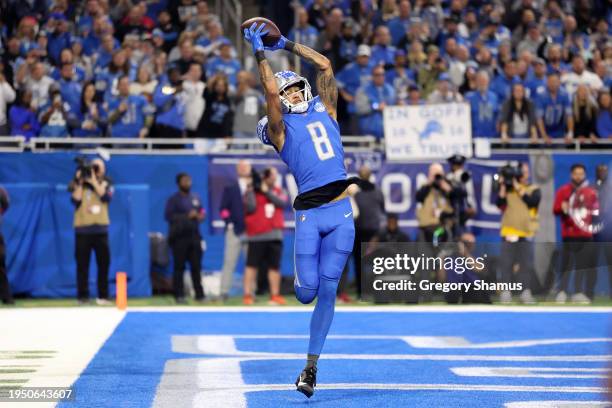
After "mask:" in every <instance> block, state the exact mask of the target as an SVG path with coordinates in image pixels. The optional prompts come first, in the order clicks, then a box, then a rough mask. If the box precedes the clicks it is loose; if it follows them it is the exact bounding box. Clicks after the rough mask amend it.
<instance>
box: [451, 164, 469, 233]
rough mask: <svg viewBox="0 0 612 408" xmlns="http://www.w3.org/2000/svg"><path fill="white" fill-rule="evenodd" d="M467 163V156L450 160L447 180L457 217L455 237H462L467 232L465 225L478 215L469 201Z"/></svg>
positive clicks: (452, 205)
mask: <svg viewBox="0 0 612 408" xmlns="http://www.w3.org/2000/svg"><path fill="white" fill-rule="evenodd" d="M465 161H466V158H465V156H462V155H460V154H455V155H453V156H451V157H449V158H448V163H449V165H450V173H449V174H448V175H447V177H446V179H447V181H448V182H449V183H450V185H451V187H452V190H451V192H450V195H449V198H450V201H451V207H453V212H454V214H455V216H456V217H455V223H454V231H453V232H454V234H453V235H455V236H459V235H461V233H463V232H464V231H465V223H466V222H467V221H468V220H469V219H471V218H474V215H476V209H475V208H474V207H472V204H470V201H469V199H468V192H467V187H466V186H467V183H468V182H469V181H470V179H471V175H470V173H469V172H468V171H466V170H465V167H464V166H465Z"/></svg>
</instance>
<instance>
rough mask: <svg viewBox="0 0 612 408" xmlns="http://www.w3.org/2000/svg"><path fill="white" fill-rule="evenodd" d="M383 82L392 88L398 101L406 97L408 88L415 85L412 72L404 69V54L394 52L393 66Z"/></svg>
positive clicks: (398, 51) (401, 51)
mask: <svg viewBox="0 0 612 408" xmlns="http://www.w3.org/2000/svg"><path fill="white" fill-rule="evenodd" d="M385 82H386V83H388V84H389V85H391V86H392V87H393V89H394V90H395V95H396V97H397V99H398V100H405V99H406V98H407V97H408V87H409V86H410V85H413V84H416V81H415V75H414V71H413V70H411V69H410V68H407V67H406V52H405V51H404V50H397V51H395V65H394V66H393V69H390V70H388V71H387V72H386V74H385Z"/></svg>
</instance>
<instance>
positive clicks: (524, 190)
mask: <svg viewBox="0 0 612 408" xmlns="http://www.w3.org/2000/svg"><path fill="white" fill-rule="evenodd" d="M505 169H509V170H513V171H510V172H504V171H503V170H502V172H501V173H502V175H500V179H499V183H500V187H499V192H498V198H497V206H498V207H499V208H500V209H501V210H502V212H503V215H502V220H501V231H500V235H501V237H502V240H503V241H502V246H501V253H502V256H501V259H500V268H501V276H502V279H503V282H505V283H510V282H512V274H513V271H514V269H515V267H518V268H519V272H518V282H520V283H522V289H523V290H522V292H521V295H520V300H521V302H523V303H528V304H530V303H535V299H534V298H533V296H532V294H531V289H530V283H531V279H532V271H533V262H534V258H533V242H532V239H533V236H534V235H535V233H536V231H537V229H538V206H539V205H540V199H541V197H542V194H541V192H540V189H539V187H538V186H536V185H534V184H531V183H530V182H529V164H527V163H521V164H519V165H518V166H517V167H514V168H512V167H510V166H506V167H505ZM504 173H506V176H504V175H503V174H504ZM512 173H514V176H509V174H512ZM504 177H506V179H504ZM509 179H511V180H509ZM500 300H501V302H502V303H510V302H512V294H511V293H510V291H504V292H502V293H501V296H500Z"/></svg>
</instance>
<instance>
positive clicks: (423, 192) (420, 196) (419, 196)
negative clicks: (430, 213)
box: [416, 184, 431, 203]
mask: <svg viewBox="0 0 612 408" xmlns="http://www.w3.org/2000/svg"><path fill="white" fill-rule="evenodd" d="M429 190H431V186H430V185H428V184H426V185H424V186H422V187H421V188H419V191H417V193H416V200H417V203H423V202H424V201H425V198H426V197H427V194H429Z"/></svg>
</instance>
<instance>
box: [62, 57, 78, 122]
mask: <svg viewBox="0 0 612 408" xmlns="http://www.w3.org/2000/svg"><path fill="white" fill-rule="evenodd" d="M60 74H61V78H60V80H59V81H58V84H59V88H60V92H61V94H62V99H63V101H64V102H66V103H68V105H70V110H71V111H72V112H76V111H77V110H78V109H79V107H80V105H81V90H82V86H81V83H80V82H79V81H78V80H77V78H76V77H75V73H74V65H73V64H64V65H62V68H61V71H60Z"/></svg>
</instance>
